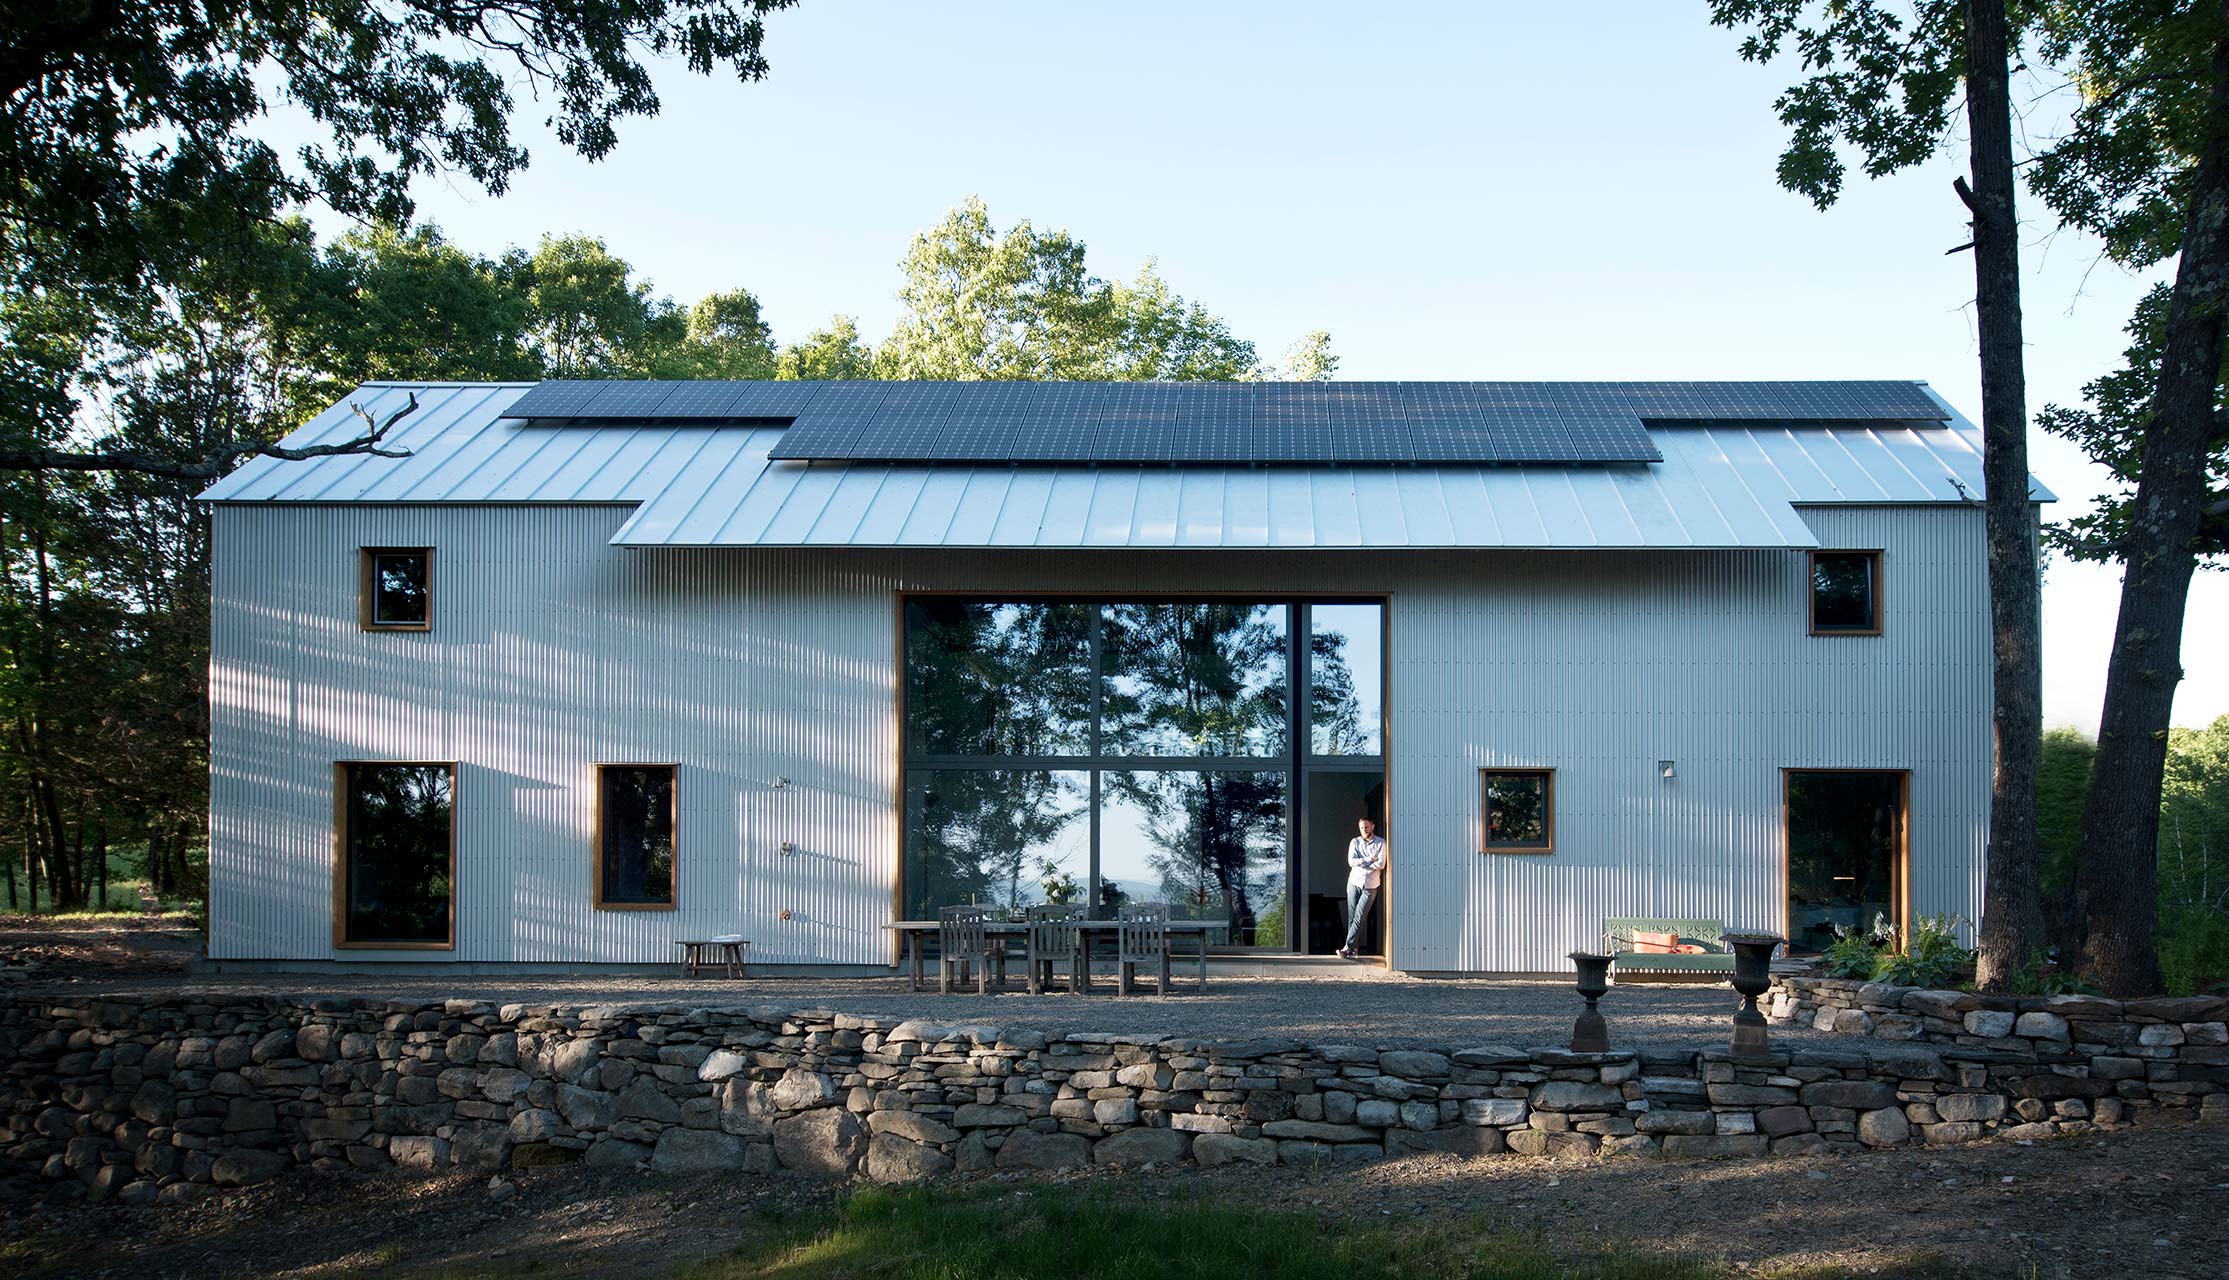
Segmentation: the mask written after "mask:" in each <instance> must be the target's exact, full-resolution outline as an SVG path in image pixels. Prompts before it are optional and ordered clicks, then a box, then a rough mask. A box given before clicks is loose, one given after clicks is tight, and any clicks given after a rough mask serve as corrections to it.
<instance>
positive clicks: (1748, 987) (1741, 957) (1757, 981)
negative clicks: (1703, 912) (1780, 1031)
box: [1725, 933, 1787, 1058]
mask: <svg viewBox="0 0 2229 1280" xmlns="http://www.w3.org/2000/svg"><path fill="white" fill-rule="evenodd" d="M1725 941H1726V945H1727V946H1729V947H1732V948H1733V949H1734V990H1735V991H1738V992H1740V993H1741V1008H1739V1009H1736V1010H1735V1011H1734V1042H1733V1052H1734V1056H1735V1057H1737V1058H1762V1057H1765V1056H1767V1055H1769V1054H1771V1052H1772V1042H1771V1040H1770V1039H1769V1038H1767V1036H1766V1035H1765V1015H1764V1014H1762V1013H1759V1012H1758V1011H1757V997H1758V996H1761V995H1763V994H1764V993H1765V992H1767V991H1770V990H1772V953H1773V952H1775V951H1777V950H1779V949H1780V944H1781V943H1783V942H1785V941H1787V939H1785V938H1783V937H1781V936H1780V935H1779V934H1777V933H1729V934H1727V935H1726V937H1725Z"/></svg>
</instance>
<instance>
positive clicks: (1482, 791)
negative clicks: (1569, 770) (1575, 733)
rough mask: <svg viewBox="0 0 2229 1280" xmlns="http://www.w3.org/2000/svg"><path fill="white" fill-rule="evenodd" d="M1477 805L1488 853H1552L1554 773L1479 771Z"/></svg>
mask: <svg viewBox="0 0 2229 1280" xmlns="http://www.w3.org/2000/svg"><path fill="white" fill-rule="evenodd" d="M1478 805H1479V813H1480V822H1481V825H1482V826H1483V827H1484V831H1483V832H1482V834H1481V835H1480V837H1479V847H1480V848H1481V849H1483V850H1485V851H1486V852H1487V853H1554V852H1555V850H1556V771H1555V770H1553V769H1481V770H1479V771H1478Z"/></svg>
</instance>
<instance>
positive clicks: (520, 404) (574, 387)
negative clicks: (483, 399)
mask: <svg viewBox="0 0 2229 1280" xmlns="http://www.w3.org/2000/svg"><path fill="white" fill-rule="evenodd" d="M603 389H604V384H603V383H601V382H539V383H536V384H535V385H534V386H533V387H532V388H531V389H529V390H528V391H527V393H526V394H525V395H523V396H520V397H519V398H518V399H516V400H513V401H512V402H511V407H510V408H508V409H505V410H504V411H503V413H502V416H503V417H506V418H570V417H573V416H575V415H576V414H578V413H579V412H580V411H581V410H583V409H586V408H587V407H588V405H589V402H590V401H592V400H594V399H595V398H596V393H597V392H600V391H602V390H603Z"/></svg>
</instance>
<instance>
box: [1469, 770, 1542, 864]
mask: <svg viewBox="0 0 2229 1280" xmlns="http://www.w3.org/2000/svg"><path fill="white" fill-rule="evenodd" d="M1509 777H1523V778H1538V779H1540V780H1541V807H1542V809H1543V810H1544V811H1545V812H1544V814H1543V821H1542V822H1541V835H1542V840H1541V842H1540V843H1538V844H1518V843H1514V842H1511V841H1506V840H1504V841H1496V840H1494V839H1493V838H1492V835H1491V833H1492V830H1493V816H1494V815H1493V800H1492V795H1491V792H1490V791H1489V789H1488V788H1489V785H1490V784H1491V782H1492V781H1493V779H1495V778H1509ZM1478 851H1479V852H1480V853H1486V854H1503V853H1554V852H1555V851H1556V771H1555V769H1554V768H1553V767H1552V766H1550V767H1544V766H1537V765H1511V766H1500V765H1490V766H1487V767H1484V768H1481V769H1480V770H1479V771H1478Z"/></svg>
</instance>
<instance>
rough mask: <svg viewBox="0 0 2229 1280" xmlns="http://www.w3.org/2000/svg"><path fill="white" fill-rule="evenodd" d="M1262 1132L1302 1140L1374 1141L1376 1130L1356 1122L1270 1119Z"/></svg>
mask: <svg viewBox="0 0 2229 1280" xmlns="http://www.w3.org/2000/svg"><path fill="white" fill-rule="evenodd" d="M1262 1133H1263V1135H1264V1136H1266V1137H1271V1138H1291V1139H1295V1140H1298V1141H1303V1142H1376V1141H1378V1135H1377V1133H1376V1131H1374V1130H1371V1129H1365V1128H1363V1127H1362V1126H1361V1125H1358V1124H1332V1123H1330V1122H1328V1121H1320V1120H1272V1121H1270V1122H1269V1123H1268V1124H1265V1125H1263V1126H1262Z"/></svg>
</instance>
